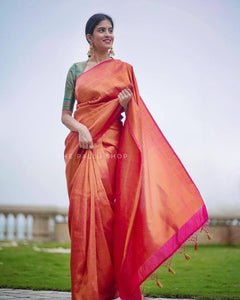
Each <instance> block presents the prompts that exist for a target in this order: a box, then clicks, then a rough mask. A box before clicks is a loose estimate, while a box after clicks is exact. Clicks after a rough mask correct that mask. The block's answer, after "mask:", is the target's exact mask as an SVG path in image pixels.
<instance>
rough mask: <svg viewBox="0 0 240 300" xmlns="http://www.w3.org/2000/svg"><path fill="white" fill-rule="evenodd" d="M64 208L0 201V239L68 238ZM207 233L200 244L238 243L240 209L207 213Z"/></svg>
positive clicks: (239, 235)
mask: <svg viewBox="0 0 240 300" xmlns="http://www.w3.org/2000/svg"><path fill="white" fill-rule="evenodd" d="M67 214H68V209H67V208H59V207H56V206H25V205H21V206H14V205H0V240H38V241H44V240H46V241H47V240H54V241H70V238H69V233H68V224H67ZM209 231H210V234H211V235H212V236H213V239H212V240H210V241H209V240H208V239H207V238H206V235H204V234H201V235H200V236H199V242H200V243H202V244H224V245H240V212H239V213H238V212H235V213H234V214H225V215H220V214H218V215H213V214H212V215H211V216H210V228H209Z"/></svg>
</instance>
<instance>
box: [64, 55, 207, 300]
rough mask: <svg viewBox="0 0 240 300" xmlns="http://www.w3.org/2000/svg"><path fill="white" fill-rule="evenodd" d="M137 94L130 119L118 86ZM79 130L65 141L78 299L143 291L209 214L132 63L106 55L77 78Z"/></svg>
mask: <svg viewBox="0 0 240 300" xmlns="http://www.w3.org/2000/svg"><path fill="white" fill-rule="evenodd" d="M128 86H129V87H130V88H131V89H132V91H133V98H132V100H131V102H130V104H129V109H128V113H127V117H126V121H125V123H124V126H122V122H121V118H122V117H121V113H122V108H121V106H120V105H119V101H118V97H117V96H118V93H119V92H120V91H121V90H122V89H124V88H126V87H128ZM75 98H76V99H77V102H78V104H77V108H76V111H75V113H74V118H75V119H76V120H77V121H79V122H81V123H83V124H85V125H86V126H87V127H88V129H89V130H90V133H91V134H92V137H93V141H94V148H93V149H92V150H83V149H80V148H79V144H78V134H77V133H76V132H70V133H69V135H68V136H67V138H66V141H65V145H66V148H65V153H64V154H65V161H66V178H67V185H68V194H69V200H70V205H69V232H70V236H71V280H72V299H74V300H90V299H91V300H110V299H114V298H116V297H118V295H119V296H120V297H121V299H122V300H134V299H135V300H139V299H141V293H140V289H139V286H140V284H141V283H142V282H143V281H144V280H145V279H146V278H147V277H148V276H149V275H150V274H151V273H152V272H153V271H154V270H155V269H156V268H158V267H159V266H160V265H161V264H162V263H163V262H164V261H165V260H166V259H168V258H169V257H170V256H171V255H172V254H173V253H174V252H175V251H176V250H177V249H178V248H179V247H180V246H181V245H182V244H183V243H184V242H185V241H186V240H187V239H188V238H189V237H190V236H191V235H192V234H193V233H194V232H196V231H197V230H198V229H200V228H201V227H202V226H203V225H204V223H206V221H207V220H208V215H207V211H206V207H205V205H204V203H203V200H202V198H201V196H200V194H199V192H198V190H197V188H196V186H195V185H194V183H193V182H192V180H191V178H190V177H189V175H188V174H187V172H186V170H185V169H184V167H183V165H182V164H181V162H180V161H179V159H178V157H177V156H176V154H175V153H174V151H173V150H172V148H171V146H170V145H169V144H168V142H167V141H166V139H165V138H164V136H163V134H162V133H161V131H160V129H159V128H158V126H157V125H156V123H155V122H154V120H153V119H152V117H151V115H150V113H149V112H148V110H147V108H146V107H145V105H144V103H143V101H142V99H141V97H140V96H139V92H138V87H137V83H136V80H135V77H134V73H133V69H132V67H131V66H130V65H129V64H127V63H124V62H122V61H120V60H114V59H113V60H108V61H105V62H103V63H100V64H99V65H97V66H95V67H94V68H92V69H90V70H88V71H86V72H84V73H83V74H81V75H80V76H79V77H78V78H77V80H76V86H75Z"/></svg>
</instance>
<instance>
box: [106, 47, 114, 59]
mask: <svg viewBox="0 0 240 300" xmlns="http://www.w3.org/2000/svg"><path fill="white" fill-rule="evenodd" d="M108 55H109V56H110V57H112V56H114V55H115V53H114V51H113V47H111V49H110V51H109V52H108Z"/></svg>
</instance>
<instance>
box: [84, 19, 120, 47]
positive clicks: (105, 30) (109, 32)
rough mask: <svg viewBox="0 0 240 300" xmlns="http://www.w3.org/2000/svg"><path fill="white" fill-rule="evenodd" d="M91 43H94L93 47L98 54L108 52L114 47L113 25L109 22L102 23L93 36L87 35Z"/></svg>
mask: <svg viewBox="0 0 240 300" xmlns="http://www.w3.org/2000/svg"><path fill="white" fill-rule="evenodd" d="M87 38H88V41H89V42H92V43H93V47H94V49H95V51H97V52H105V51H108V49H110V48H111V47H112V45H113V41H114V35H113V28H112V24H111V22H110V21H109V20H103V21H101V22H100V23H99V24H98V25H97V26H96V27H95V28H94V31H93V34H92V35H90V34H87Z"/></svg>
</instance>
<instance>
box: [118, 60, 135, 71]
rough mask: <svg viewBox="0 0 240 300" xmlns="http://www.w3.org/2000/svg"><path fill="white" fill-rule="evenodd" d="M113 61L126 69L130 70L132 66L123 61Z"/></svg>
mask: <svg viewBox="0 0 240 300" xmlns="http://www.w3.org/2000/svg"><path fill="white" fill-rule="evenodd" d="M115 61H117V62H118V63H119V64H122V65H123V66H125V67H126V68H127V69H132V68H133V66H132V65H131V64H129V63H128V62H126V61H123V60H121V59H115Z"/></svg>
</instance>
